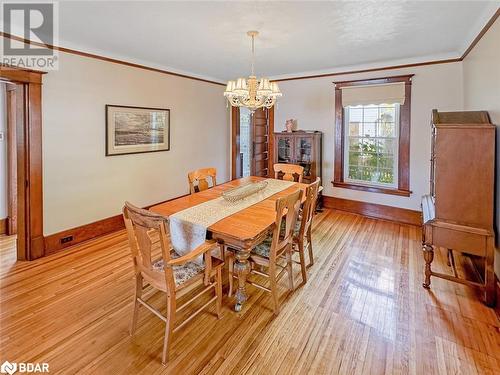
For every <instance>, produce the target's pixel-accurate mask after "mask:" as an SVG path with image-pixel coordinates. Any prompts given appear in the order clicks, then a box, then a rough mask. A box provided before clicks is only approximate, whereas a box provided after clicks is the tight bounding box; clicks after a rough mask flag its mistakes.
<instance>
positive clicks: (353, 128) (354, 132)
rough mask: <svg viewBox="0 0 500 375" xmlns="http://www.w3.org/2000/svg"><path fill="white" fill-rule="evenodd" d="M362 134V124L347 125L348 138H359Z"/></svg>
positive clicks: (352, 123) (351, 123)
mask: <svg viewBox="0 0 500 375" xmlns="http://www.w3.org/2000/svg"><path fill="white" fill-rule="evenodd" d="M362 132H363V124H362V123H361V122H350V123H349V135H350V136H356V137H358V136H361V135H362Z"/></svg>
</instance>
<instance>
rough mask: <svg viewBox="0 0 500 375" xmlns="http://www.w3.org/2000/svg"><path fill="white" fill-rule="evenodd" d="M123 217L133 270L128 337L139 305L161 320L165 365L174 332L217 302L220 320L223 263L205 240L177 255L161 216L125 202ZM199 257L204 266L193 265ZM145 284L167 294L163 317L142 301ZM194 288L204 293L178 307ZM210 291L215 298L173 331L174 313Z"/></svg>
mask: <svg viewBox="0 0 500 375" xmlns="http://www.w3.org/2000/svg"><path fill="white" fill-rule="evenodd" d="M123 218H124V220H125V226H126V228H127V235H128V240H129V244H130V250H131V252H132V261H133V264H134V271H135V297H134V312H133V316H132V324H131V327H130V334H131V335H134V333H135V328H136V325H137V315H138V313H139V306H141V305H143V306H145V307H146V308H147V309H148V310H149V311H151V312H152V313H153V314H155V315H156V316H157V317H159V318H160V319H161V320H163V321H164V322H165V324H166V326H165V336H164V340H163V353H162V363H163V364H166V362H167V361H168V353H169V349H170V344H171V341H172V334H173V333H174V332H176V331H177V330H179V329H180V328H181V327H183V326H184V325H185V324H186V323H188V322H189V321H190V320H191V319H193V318H194V317H195V316H196V315H198V314H199V313H200V312H201V311H202V310H203V309H205V308H206V307H207V306H209V305H210V304H211V303H212V302H214V301H215V303H216V312H217V316H218V317H219V318H220V317H221V307H222V266H223V264H224V263H223V262H222V261H220V260H219V259H215V258H212V256H211V252H212V250H213V249H214V248H216V247H217V246H218V245H217V243H216V242H214V241H206V242H205V243H203V244H202V245H200V246H198V247H197V248H196V249H194V250H193V251H192V252H190V253H189V254H186V255H184V256H179V255H177V254H176V253H175V252H174V251H173V250H172V247H171V244H170V239H169V230H168V221H167V219H166V218H165V217H163V216H161V215H158V214H154V213H152V212H150V211H147V210H143V209H141V208H138V207H135V206H133V205H132V204H130V203H128V202H126V203H125V207H123ZM158 239H159V241H158ZM158 243H159V248H158V246H156V248H155V247H154V244H158ZM202 254H203V255H204V265H199V264H198V263H195V262H193V260H195V259H196V258H197V257H199V256H200V255H202ZM155 255H156V256H158V258H157V259H154V258H153V257H154V256H155ZM148 285H150V286H151V287H152V288H153V289H156V290H159V291H162V292H164V293H166V302H167V313H166V316H164V315H162V314H161V313H160V312H159V311H158V310H156V309H155V308H154V307H153V306H151V305H150V304H148V303H147V298H143V291H144V289H145V288H146V287H147V286H148ZM197 287H203V290H201V291H200V292H199V293H198V294H197V295H196V296H195V297H193V298H191V299H189V300H188V301H187V302H185V303H184V304H182V305H181V306H177V300H178V298H179V297H181V296H182V295H185V294H186V293H188V292H190V291H193V289H195V288H197ZM212 289H214V290H215V295H214V296H213V297H212V298H211V299H210V300H209V301H208V302H206V303H205V304H204V305H203V306H202V307H200V308H199V309H198V310H196V311H195V312H194V313H193V314H191V315H190V316H189V317H188V318H186V319H185V320H184V321H183V322H182V323H180V324H179V325H177V327H175V328H174V325H175V323H176V317H175V314H176V312H177V311H180V310H183V309H184V308H185V307H186V306H187V305H189V304H191V303H192V302H193V301H195V300H196V299H198V297H201V296H202V295H203V294H205V293H206V292H209V291H211V290H212Z"/></svg>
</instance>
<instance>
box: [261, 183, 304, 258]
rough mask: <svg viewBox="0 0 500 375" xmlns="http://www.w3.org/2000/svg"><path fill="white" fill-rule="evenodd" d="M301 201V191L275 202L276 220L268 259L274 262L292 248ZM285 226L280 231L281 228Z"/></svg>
mask: <svg viewBox="0 0 500 375" xmlns="http://www.w3.org/2000/svg"><path fill="white" fill-rule="evenodd" d="M301 199H302V190H297V191H296V192H294V193H292V194H289V195H288V196H286V197H282V198H279V199H277V200H276V218H275V227H274V230H273V240H272V243H271V250H270V254H269V259H270V261H271V262H275V261H276V258H277V257H278V256H279V255H281V254H282V253H283V252H285V251H286V250H287V248H288V247H290V246H292V241H293V230H294V227H295V223H296V221H297V216H298V213H299V208H300V203H301ZM282 225H284V226H285V230H284V231H282V229H281V226H282Z"/></svg>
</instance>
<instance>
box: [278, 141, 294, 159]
mask: <svg viewBox="0 0 500 375" xmlns="http://www.w3.org/2000/svg"><path fill="white" fill-rule="evenodd" d="M292 147H293V144H292V140H291V138H289V137H286V138H285V137H280V138H278V163H292V162H293V160H292Z"/></svg>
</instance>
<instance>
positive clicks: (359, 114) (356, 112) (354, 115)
mask: <svg viewBox="0 0 500 375" xmlns="http://www.w3.org/2000/svg"><path fill="white" fill-rule="evenodd" d="M349 122H359V123H361V122H363V106H361V105H358V106H356V107H349Z"/></svg>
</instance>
